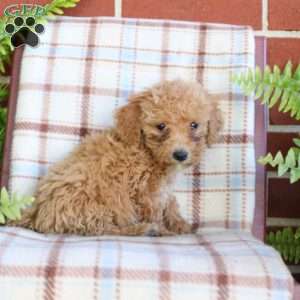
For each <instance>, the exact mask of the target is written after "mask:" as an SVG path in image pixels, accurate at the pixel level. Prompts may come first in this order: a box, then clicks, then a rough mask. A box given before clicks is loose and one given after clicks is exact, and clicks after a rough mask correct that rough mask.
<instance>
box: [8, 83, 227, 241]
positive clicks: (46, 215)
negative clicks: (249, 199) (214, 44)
mask: <svg viewBox="0 0 300 300" xmlns="http://www.w3.org/2000/svg"><path fill="white" fill-rule="evenodd" d="M221 127H222V115H221V112H220V110H219V109H218V106H217V102H216V101H215V100H214V98H212V97H210V96H208V95H207V94H206V93H205V92H204V91H203V89H202V87H201V86H200V85H199V84H198V83H195V82H185V81H181V80H174V81H165V82H162V83H160V84H158V85H155V86H154V87H152V88H150V89H148V90H145V91H143V92H141V93H138V94H136V95H133V96H132V97H131V98H130V99H129V103H128V104H127V105H126V106H124V107H122V108H120V109H119V110H118V111H117V114H116V127H115V128H112V129H109V130H106V131H104V132H102V133H99V134H95V135H91V136H88V137H86V138H85V140H84V142H83V143H82V144H80V145H79V146H78V147H77V148H76V149H75V150H74V151H73V152H72V153H71V154H70V155H69V156H68V157H67V158H66V159H65V160H63V161H62V162H59V163H57V164H55V165H54V166H53V167H51V168H50V170H49V173H48V175H46V176H45V177H44V178H43V179H42V180H41V181H40V183H39V186H38V188H37V192H36V195H35V197H36V201H35V202H34V205H33V206H32V207H31V208H29V209H28V210H26V211H25V212H24V216H23V219H22V220H21V221H19V222H18V223H17V224H16V223H15V224H14V225H18V226H24V227H27V228H31V229H33V230H36V231H39V232H44V233H74V234H82V235H104V234H121V235H168V234H181V233H190V232H191V231H192V228H191V225H189V224H187V223H186V222H185V221H184V220H183V218H182V217H181V216H180V214H179V211H178V205H177V202H176V199H175V197H174V196H172V195H171V194H170V193H169V189H168V186H170V183H171V182H172V180H173V178H174V175H175V174H176V171H177V170H178V167H180V168H181V167H188V166H191V165H193V164H196V163H198V162H199V159H200V155H201V153H202V152H203V150H204V148H205V147H206V146H207V145H210V144H211V143H213V142H215V141H216V139H217V137H218V133H219V131H220V129H221Z"/></svg>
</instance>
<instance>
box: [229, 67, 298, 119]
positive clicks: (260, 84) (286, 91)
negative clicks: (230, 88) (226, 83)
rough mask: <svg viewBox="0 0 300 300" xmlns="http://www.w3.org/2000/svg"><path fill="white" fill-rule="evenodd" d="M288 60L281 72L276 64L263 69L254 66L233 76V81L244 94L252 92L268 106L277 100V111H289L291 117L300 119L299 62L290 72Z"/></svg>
mask: <svg viewBox="0 0 300 300" xmlns="http://www.w3.org/2000/svg"><path fill="white" fill-rule="evenodd" d="M292 68H293V66H292V63H291V62H290V61H289V62H287V64H286V65H285V67H284V70H283V72H281V71H280V68H279V67H278V66H277V65H274V66H273V70H271V68H270V66H266V67H265V69H264V70H261V69H260V68H259V67H256V68H255V70H254V71H253V70H248V71H247V72H245V73H242V74H238V75H237V76H233V81H234V82H235V83H236V84H237V85H239V86H240V88H241V89H242V91H243V92H244V93H245V94H246V95H250V94H251V93H253V92H254V95H255V99H257V98H259V99H261V100H260V101H261V102H262V103H263V104H267V105H268V106H269V107H272V106H274V105H275V104H277V103H278V102H279V111H283V112H284V113H287V112H290V115H291V116H292V117H295V118H296V119H297V120H300V64H299V65H298V66H297V68H296V71H295V72H294V74H293V72H292Z"/></svg>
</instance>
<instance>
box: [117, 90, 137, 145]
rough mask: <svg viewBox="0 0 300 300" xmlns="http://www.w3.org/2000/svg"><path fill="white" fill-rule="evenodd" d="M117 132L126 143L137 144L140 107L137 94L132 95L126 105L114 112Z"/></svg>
mask: <svg viewBox="0 0 300 300" xmlns="http://www.w3.org/2000/svg"><path fill="white" fill-rule="evenodd" d="M116 125H117V132H118V134H119V136H120V138H121V139H122V141H124V142H125V143H127V144H138V143H139V142H140V140H141V107H140V97H139V95H136V96H132V97H131V98H130V99H129V102H128V104H127V105H125V106H123V107H121V108H120V109H118V111H117V113H116Z"/></svg>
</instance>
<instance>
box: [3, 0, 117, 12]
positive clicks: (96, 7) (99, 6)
mask: <svg viewBox="0 0 300 300" xmlns="http://www.w3.org/2000/svg"><path fill="white" fill-rule="evenodd" d="M50 2H51V0H31V1H26V0H19V1H11V0H1V3H0V12H3V11H4V9H5V8H6V7H7V6H8V5H12V4H15V3H18V4H21V3H30V4H39V5H45V4H48V3H50ZM64 12H65V15H68V16H113V15H114V0H89V1H86V0H81V1H80V2H79V3H78V4H77V6H76V7H75V8H67V9H64ZM0 15H1V13H0Z"/></svg>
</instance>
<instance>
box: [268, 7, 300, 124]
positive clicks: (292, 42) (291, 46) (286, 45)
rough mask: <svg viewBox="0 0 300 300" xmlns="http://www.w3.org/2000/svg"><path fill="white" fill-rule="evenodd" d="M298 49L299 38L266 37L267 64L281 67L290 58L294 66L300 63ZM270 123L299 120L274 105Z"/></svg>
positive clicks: (293, 122) (296, 122) (292, 122)
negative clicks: (279, 110)
mask: <svg viewBox="0 0 300 300" xmlns="http://www.w3.org/2000/svg"><path fill="white" fill-rule="evenodd" d="M278 2H279V1H278ZM299 6H300V5H299ZM299 49H300V39H289V38H272V39H268V64H269V65H271V66H273V65H274V64H277V65H279V66H280V67H281V68H283V67H284V65H285V64H286V63H287V61H288V60H291V61H292V62H293V64H294V67H296V66H297V65H298V64H299V63H300V51H299ZM270 123H271V124H276V125H300V121H296V120H294V119H293V118H291V117H290V116H289V113H285V114H283V113H280V112H278V109H277V107H276V106H275V107H274V108H272V109H271V111H270Z"/></svg>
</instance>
